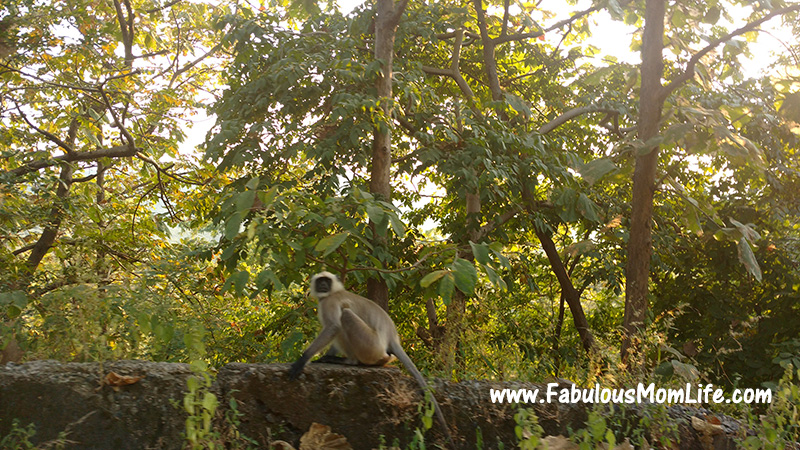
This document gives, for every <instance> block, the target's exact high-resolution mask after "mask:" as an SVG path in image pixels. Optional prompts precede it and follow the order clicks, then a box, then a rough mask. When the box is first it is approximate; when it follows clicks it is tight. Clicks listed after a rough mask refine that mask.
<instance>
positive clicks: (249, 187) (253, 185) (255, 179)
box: [244, 177, 258, 191]
mask: <svg viewBox="0 0 800 450" xmlns="http://www.w3.org/2000/svg"><path fill="white" fill-rule="evenodd" d="M244 187H245V188H247V190H249V191H252V190H255V188H257V187H258V177H253V178H251V179H250V181H248V182H247V184H246V185H244Z"/></svg>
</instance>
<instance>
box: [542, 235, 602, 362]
mask: <svg viewBox="0 0 800 450" xmlns="http://www.w3.org/2000/svg"><path fill="white" fill-rule="evenodd" d="M536 236H537V237H538V238H539V242H541V244H542V249H544V252H545V254H546V255H547V259H548V260H550V266H551V267H552V268H553V273H554V274H555V275H556V279H558V284H559V285H560V286H561V296H562V298H563V299H564V300H566V301H567V305H569V312H570V313H572V320H573V321H574V322H575V328H577V329H578V335H579V336H580V338H581V343H583V349H584V350H586V352H587V353H591V352H593V351H594V350H595V342H594V335H592V331H591V330H590V329H589V321H587V320H586V315H585V314H584V313H583V307H582V306H581V294H580V292H578V290H577V289H575V287H574V286H573V285H572V280H570V278H569V274H568V273H567V269H566V268H565V267H564V263H563V262H562V261H561V257H560V256H559V254H558V250H556V244H555V243H554V242H553V239H552V238H551V237H550V235H548V234H547V233H545V232H543V231H541V230H539V229H538V228H536Z"/></svg>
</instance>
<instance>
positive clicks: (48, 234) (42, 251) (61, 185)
mask: <svg viewBox="0 0 800 450" xmlns="http://www.w3.org/2000/svg"><path fill="white" fill-rule="evenodd" d="M72 172H73V169H72V166H71V165H70V163H64V164H63V165H62V166H61V175H60V176H59V178H58V188H57V189H56V198H57V200H56V204H55V205H53V208H52V209H51V210H50V221H49V223H48V224H47V225H46V226H45V227H44V231H42V235H41V236H39V240H38V241H36V244H35V245H34V246H33V249H32V250H31V254H30V255H28V261H27V270H28V277H27V279H26V281H25V284H26V285H27V284H28V283H29V282H30V280H31V277H32V276H33V274H34V272H36V268H38V267H39V264H40V263H41V262H42V259H44V256H45V255H46V254H47V252H48V251H50V248H51V247H52V246H53V243H54V242H55V241H56V236H58V229H59V228H60V227H61V219H62V217H63V215H64V209H63V205H62V204H61V203H62V202H63V201H64V199H65V198H67V194H69V188H70V186H71V185H72Z"/></svg>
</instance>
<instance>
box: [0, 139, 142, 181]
mask: <svg viewBox="0 0 800 450" xmlns="http://www.w3.org/2000/svg"><path fill="white" fill-rule="evenodd" d="M139 150H140V149H138V148H136V147H135V146H133V145H117V146H115V147H109V148H104V149H100V150H92V151H88V152H72V153H67V154H65V155H60V156H56V157H55V158H51V159H45V160H39V161H33V162H30V163H28V164H25V165H24V166H21V167H17V168H16V169H12V170H7V171H5V172H0V176H5V175H11V176H14V177H18V176H20V175H24V174H26V173H30V172H33V171H36V170H39V169H44V168H45V167H52V166H56V165H58V164H61V163H62V162H80V161H94V160H97V159H100V158H124V157H129V156H135V155H136V154H137V153H138V152H139Z"/></svg>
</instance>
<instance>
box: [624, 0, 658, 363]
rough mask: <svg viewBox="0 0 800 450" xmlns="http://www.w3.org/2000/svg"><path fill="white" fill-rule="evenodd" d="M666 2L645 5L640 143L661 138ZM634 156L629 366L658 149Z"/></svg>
mask: <svg viewBox="0 0 800 450" xmlns="http://www.w3.org/2000/svg"><path fill="white" fill-rule="evenodd" d="M665 3H666V2H665V0H647V3H646V7H645V27H644V36H643V42H642V69H641V72H642V83H641V90H640V93H639V123H638V133H639V139H641V140H642V141H643V142H647V141H648V140H649V139H651V138H653V137H654V136H656V135H657V134H658V131H659V123H660V121H661V111H662V108H663V102H664V99H663V96H662V91H663V86H662V85H661V77H662V75H663V71H664V63H663V60H662V55H661V52H662V50H663V47H664V44H663V39H664V16H665ZM645 151H647V153H645V154H640V155H637V156H636V165H635V168H634V172H633V199H632V202H631V224H630V237H629V239H628V262H627V267H626V270H625V277H626V284H625V318H624V322H623V327H624V332H625V335H624V337H623V341H622V348H621V354H622V359H623V361H627V359H628V355H629V352H630V351H631V350H635V347H636V345H635V341H636V338H637V335H638V334H639V333H640V331H641V329H642V327H643V326H644V323H645V318H646V317H647V310H648V305H649V301H648V298H647V297H648V292H649V286H648V283H649V278H650V257H651V254H652V242H651V228H652V221H653V196H654V194H655V189H656V186H655V181H656V168H657V165H658V153H659V149H658V147H657V146H656V147H653V148H650V149H646V150H645Z"/></svg>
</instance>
